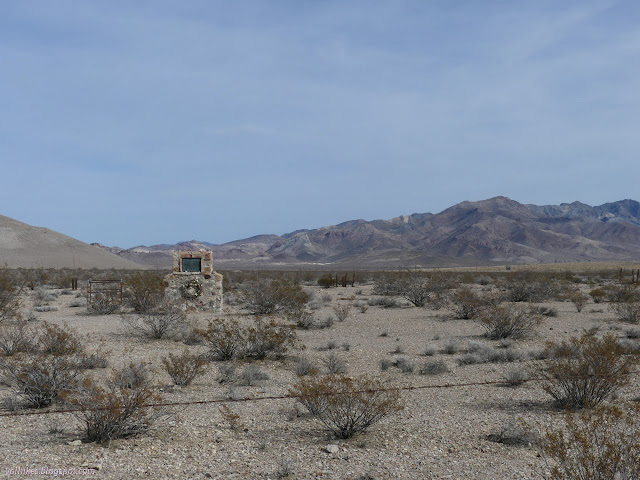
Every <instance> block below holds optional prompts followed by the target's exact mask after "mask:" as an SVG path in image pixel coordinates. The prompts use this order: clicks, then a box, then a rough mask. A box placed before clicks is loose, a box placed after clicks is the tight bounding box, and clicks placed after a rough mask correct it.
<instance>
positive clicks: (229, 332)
mask: <svg viewBox="0 0 640 480" xmlns="http://www.w3.org/2000/svg"><path fill="white" fill-rule="evenodd" d="M197 333H198V334H199V335H200V336H202V338H204V341H205V343H206V344H207V346H208V347H209V352H210V356H212V357H213V358H215V359H216V360H231V359H233V358H247V357H250V358H257V359H262V358H265V357H266V356H267V355H269V354H271V355H273V356H275V357H276V358H281V357H283V356H284V355H286V353H287V352H288V350H289V349H290V348H293V347H295V346H296V342H297V337H296V333H295V330H294V327H293V326H291V325H283V324H279V323H277V322H276V321H275V320H273V319H271V320H270V321H265V320H263V319H256V320H255V322H254V324H253V325H252V326H249V327H244V326H241V325H240V324H239V323H238V322H237V321H235V320H222V319H215V320H210V321H209V326H208V328H207V329H206V330H197Z"/></svg>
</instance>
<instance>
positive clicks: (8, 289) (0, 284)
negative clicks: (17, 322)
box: [0, 268, 23, 322]
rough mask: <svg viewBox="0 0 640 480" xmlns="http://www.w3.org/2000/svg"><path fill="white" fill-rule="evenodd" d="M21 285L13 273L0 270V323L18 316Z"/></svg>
mask: <svg viewBox="0 0 640 480" xmlns="http://www.w3.org/2000/svg"><path fill="white" fill-rule="evenodd" d="M22 285H23V284H22V282H21V281H20V280H19V279H18V276H17V275H16V274H15V273H14V272H12V271H11V270H9V269H6V268H0V322H2V321H3V320H6V319H12V318H15V317H17V316H18V312H19V311H20V307H21V306H22V301H21V298H20V295H21V294H22Z"/></svg>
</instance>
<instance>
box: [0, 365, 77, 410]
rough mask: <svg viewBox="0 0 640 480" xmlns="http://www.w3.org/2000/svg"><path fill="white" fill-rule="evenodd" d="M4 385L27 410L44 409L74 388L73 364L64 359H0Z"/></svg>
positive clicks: (75, 373) (75, 372) (75, 383)
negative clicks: (29, 408)
mask: <svg viewBox="0 0 640 480" xmlns="http://www.w3.org/2000/svg"><path fill="white" fill-rule="evenodd" d="M0 370H1V371H2V372H3V374H4V382H5V383H7V384H8V385H9V386H10V388H11V389H12V390H13V392H14V393H15V394H16V395H17V396H18V397H21V398H22V399H23V400H24V402H25V404H26V406H28V407H31V408H43V407H48V406H49V405H51V404H52V403H54V402H55V401H57V400H59V399H60V398H61V397H62V396H63V395H64V394H65V393H67V392H68V391H70V390H73V389H74V388H76V386H77V376H78V366H77V363H76V362H74V361H73V360H72V359H70V358H68V357H66V356H55V355H42V354H40V355H32V356H28V357H26V358H21V359H18V358H12V360H11V361H10V362H7V361H2V360H0Z"/></svg>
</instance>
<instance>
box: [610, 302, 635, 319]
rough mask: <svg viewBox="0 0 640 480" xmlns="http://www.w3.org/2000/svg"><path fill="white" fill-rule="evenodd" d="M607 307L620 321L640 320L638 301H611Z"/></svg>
mask: <svg viewBox="0 0 640 480" xmlns="http://www.w3.org/2000/svg"><path fill="white" fill-rule="evenodd" d="M609 307H610V308H611V309H612V310H613V311H614V312H615V314H616V316H617V317H618V319H619V320H620V321H622V322H628V323H638V322H640V302H619V303H612V304H610V305H609Z"/></svg>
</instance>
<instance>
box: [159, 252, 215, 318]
mask: <svg viewBox="0 0 640 480" xmlns="http://www.w3.org/2000/svg"><path fill="white" fill-rule="evenodd" d="M164 283H165V291H164V292H165V293H164V295H165V298H166V299H167V300H169V301H172V302H176V303H177V304H182V305H183V306H184V308H185V309H187V310H192V309H196V310H213V311H216V312H219V311H220V310H222V275H220V274H219V273H217V272H214V271H213V253H212V252H211V251H210V250H209V251H207V250H198V251H196V250H191V251H182V252H180V251H174V252H173V272H172V273H170V274H169V275H167V276H166V277H165V279H164Z"/></svg>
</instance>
